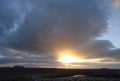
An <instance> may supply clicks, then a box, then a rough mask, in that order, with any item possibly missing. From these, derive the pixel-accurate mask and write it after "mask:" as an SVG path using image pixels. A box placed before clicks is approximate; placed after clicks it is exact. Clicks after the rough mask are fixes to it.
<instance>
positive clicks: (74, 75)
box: [72, 75, 87, 78]
mask: <svg viewBox="0 0 120 81" xmlns="http://www.w3.org/2000/svg"><path fill="white" fill-rule="evenodd" d="M72 77H75V78H76V77H87V76H86V75H74V76H72Z"/></svg>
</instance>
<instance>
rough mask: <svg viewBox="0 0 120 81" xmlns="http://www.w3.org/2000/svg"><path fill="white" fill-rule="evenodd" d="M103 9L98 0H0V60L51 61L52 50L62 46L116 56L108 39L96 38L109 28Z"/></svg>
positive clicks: (92, 54) (95, 55)
mask: <svg viewBox="0 0 120 81" xmlns="http://www.w3.org/2000/svg"><path fill="white" fill-rule="evenodd" d="M102 8H103V6H102V7H101V4H100V3H98V2H97V0H1V1H0V47H1V50H0V53H1V55H3V56H5V57H4V58H0V63H1V64H2V63H7V62H8V63H33V62H40V63H44V62H45V61H46V60H47V59H48V58H50V59H49V62H50V61H53V62H54V60H55V58H54V55H53V53H54V52H53V51H55V50H57V49H64V48H72V49H75V50H77V51H85V53H86V54H85V56H86V57H88V58H99V57H112V56H114V58H116V57H117V56H119V50H115V51H114V50H111V49H112V48H115V47H114V46H113V45H112V43H111V42H109V41H107V40H96V37H98V36H101V35H102V34H103V33H104V32H105V31H106V30H107V28H108V26H107V16H106V13H105V12H104V10H103V9H102ZM3 48H4V49H3ZM81 49H82V50H81ZM117 51H118V52H117ZM35 52H37V53H35ZM34 53H35V54H34ZM46 53H48V54H46ZM108 53H109V54H110V55H109V54H108ZM116 53H117V54H116ZM49 54H51V55H50V56H49ZM115 54H116V55H115ZM32 55H33V56H34V57H33V56H32ZM38 55H45V59H44V58H43V57H38ZM47 55H48V56H47ZM30 56H32V57H30ZM24 58H27V59H24ZM23 59H24V60H23ZM31 59H32V60H31ZM36 60H37V61H36ZM47 62H48V61H47ZM47 62H46V63H47Z"/></svg>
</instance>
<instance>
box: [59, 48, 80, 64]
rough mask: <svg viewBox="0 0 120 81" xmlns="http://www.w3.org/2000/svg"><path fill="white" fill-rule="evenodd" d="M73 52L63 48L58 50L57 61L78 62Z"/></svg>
mask: <svg viewBox="0 0 120 81" xmlns="http://www.w3.org/2000/svg"><path fill="white" fill-rule="evenodd" d="M74 54H75V52H73V51H71V50H65V51H62V52H59V55H60V56H59V60H58V61H59V62H61V63H64V64H70V63H75V62H78V58H77V57H76V56H75V55H74Z"/></svg>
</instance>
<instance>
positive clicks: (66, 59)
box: [59, 56, 76, 64]
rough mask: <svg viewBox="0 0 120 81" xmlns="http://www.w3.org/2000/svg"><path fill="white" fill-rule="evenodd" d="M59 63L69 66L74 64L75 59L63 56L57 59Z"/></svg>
mask: <svg viewBox="0 0 120 81" xmlns="http://www.w3.org/2000/svg"><path fill="white" fill-rule="evenodd" d="M59 61H60V62H62V63H65V64H70V63H73V62H76V59H75V58H74V57H71V56H63V57H62V58H60V59H59Z"/></svg>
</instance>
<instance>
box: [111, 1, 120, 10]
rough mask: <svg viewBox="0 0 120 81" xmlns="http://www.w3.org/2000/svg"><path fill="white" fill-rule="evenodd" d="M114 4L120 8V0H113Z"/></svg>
mask: <svg viewBox="0 0 120 81" xmlns="http://www.w3.org/2000/svg"><path fill="white" fill-rule="evenodd" d="M112 3H113V6H114V7H115V8H117V9H118V8H120V0H112Z"/></svg>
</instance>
